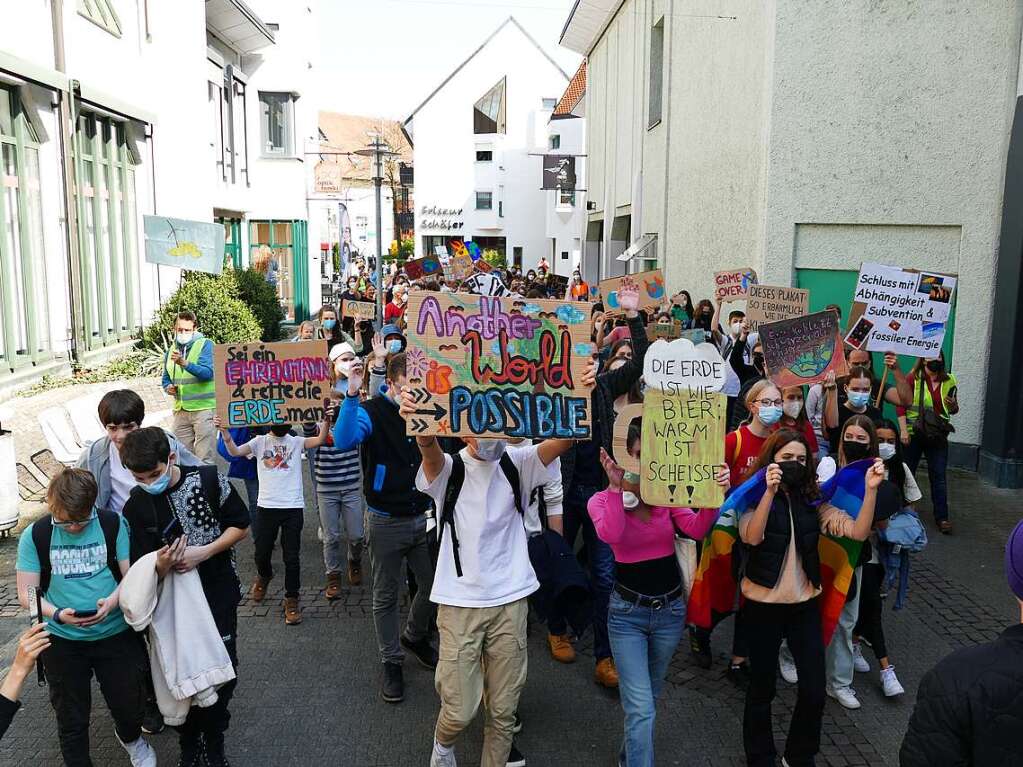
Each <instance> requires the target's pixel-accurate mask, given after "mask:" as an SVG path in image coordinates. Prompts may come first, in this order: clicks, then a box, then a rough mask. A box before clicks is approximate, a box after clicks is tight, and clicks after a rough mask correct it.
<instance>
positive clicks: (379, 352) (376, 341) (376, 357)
mask: <svg viewBox="0 0 1023 767" xmlns="http://www.w3.org/2000/svg"><path fill="white" fill-rule="evenodd" d="M373 363H374V364H375V365H376V366H377V367H382V366H383V365H385V364H386V363H387V344H385V343H384V337H383V336H382V335H381V334H380V333H379V332H376V333H374V334H373Z"/></svg>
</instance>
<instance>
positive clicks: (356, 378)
mask: <svg viewBox="0 0 1023 767" xmlns="http://www.w3.org/2000/svg"><path fill="white" fill-rule="evenodd" d="M365 373H366V366H365V365H364V364H363V362H362V360H360V359H358V358H356V359H354V360H352V366H351V368H349V370H348V396H349V397H357V396H358V395H359V390H360V389H362V379H363V377H364V376H365Z"/></svg>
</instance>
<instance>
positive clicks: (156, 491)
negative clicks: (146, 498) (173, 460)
mask: <svg viewBox="0 0 1023 767" xmlns="http://www.w3.org/2000/svg"><path fill="white" fill-rule="evenodd" d="M170 474H171V472H170V464H169V463H168V464H167V471H165V472H164V474H163V476H162V477H160V478H159V479H158V480H156V482H154V483H152V484H151V485H146V484H144V483H142V482H139V487H141V488H142V489H143V490H145V491H146V492H147V493H149V494H150V495H160V494H161V493H162V492H163V491H164V490H166V489H167V486H168V485H170Z"/></svg>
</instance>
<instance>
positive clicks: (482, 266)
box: [473, 258, 494, 274]
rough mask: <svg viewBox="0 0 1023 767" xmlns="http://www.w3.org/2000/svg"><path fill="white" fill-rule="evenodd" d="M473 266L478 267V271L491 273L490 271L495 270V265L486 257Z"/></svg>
mask: <svg viewBox="0 0 1023 767" xmlns="http://www.w3.org/2000/svg"><path fill="white" fill-rule="evenodd" d="M473 266H474V267H475V268H476V271H477V272H485V273H487V274H489V273H490V272H492V271H494V267H493V266H491V265H490V262H489V261H487V259H485V258H481V259H480V260H479V261H477V262H476V263H475V264H473Z"/></svg>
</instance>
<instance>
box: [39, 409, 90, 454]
mask: <svg viewBox="0 0 1023 767" xmlns="http://www.w3.org/2000/svg"><path fill="white" fill-rule="evenodd" d="M37 419H38V420H39V428H40V429H42V431H43V437H45V438H46V444H47V445H48V446H49V448H50V452H51V453H53V457H54V458H56V459H57V460H58V461H60V462H61V463H64V464H68V465H70V464H73V463H75V462H76V461H77V460H78V456H79V455H81V453H82V445H81V444H80V443H79V442H78V440H77V439H76V438H75V433H74V430H73V429H72V428H71V424H70V423H68V420H67V413H66V412H65V411H64V408H62V407H48V408H46V409H45V410H42V411H41V412H40V413H39V415H38V416H37Z"/></svg>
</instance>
